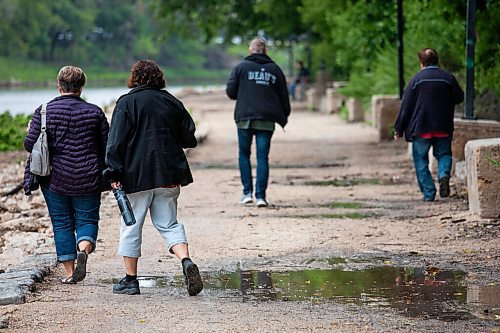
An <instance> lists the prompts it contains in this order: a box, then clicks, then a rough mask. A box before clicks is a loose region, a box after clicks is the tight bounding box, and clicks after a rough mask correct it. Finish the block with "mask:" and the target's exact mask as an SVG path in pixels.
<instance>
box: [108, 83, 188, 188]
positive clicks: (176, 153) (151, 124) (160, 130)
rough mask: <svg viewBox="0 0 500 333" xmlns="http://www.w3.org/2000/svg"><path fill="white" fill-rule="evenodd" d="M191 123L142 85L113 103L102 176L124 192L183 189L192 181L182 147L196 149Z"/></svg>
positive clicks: (174, 103)
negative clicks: (166, 187) (183, 186)
mask: <svg viewBox="0 0 500 333" xmlns="http://www.w3.org/2000/svg"><path fill="white" fill-rule="evenodd" d="M194 132H195V124H194V122H193V119H192V118H191V116H190V115H189V113H188V112H187V111H186V109H185V108H184V105H183V104H182V103H181V102H180V101H179V100H178V99H176V98H175V97H174V96H172V95H171V94H170V93H168V92H167V91H165V90H157V89H153V88H151V87H148V86H146V85H143V86H139V87H136V88H134V89H132V90H131V91H130V92H129V93H128V94H125V95H123V96H122V97H120V98H119V99H118V101H117V102H116V107H115V110H114V111H113V118H112V120H111V128H110V132H109V138H108V144H107V147H106V166H107V169H106V170H104V172H103V174H104V176H105V177H106V178H107V179H109V180H110V181H120V182H121V184H122V187H123V189H124V190H125V192H127V193H134V192H139V191H145V190H150V189H154V188H158V187H162V186H168V185H187V184H189V183H192V182H193V177H192V175H191V171H190V169H189V165H188V162H187V159H186V155H185V154H184V151H183V148H192V147H196V145H197V142H196V137H195V136H194Z"/></svg>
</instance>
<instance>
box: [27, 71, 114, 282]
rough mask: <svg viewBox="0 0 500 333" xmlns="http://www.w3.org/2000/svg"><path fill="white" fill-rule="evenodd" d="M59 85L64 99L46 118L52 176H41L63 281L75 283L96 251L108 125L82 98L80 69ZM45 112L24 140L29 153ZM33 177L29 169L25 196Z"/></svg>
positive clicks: (35, 119) (60, 76) (65, 74)
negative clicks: (88, 257) (61, 267)
mask: <svg viewBox="0 0 500 333" xmlns="http://www.w3.org/2000/svg"><path fill="white" fill-rule="evenodd" d="M57 83H58V86H57V88H58V90H59V93H60V96H58V97H56V98H54V99H53V100H51V101H50V102H48V104H47V116H46V117H47V118H46V119H47V130H46V131H47V138H48V145H49V152H50V167H51V172H50V175H49V176H46V177H40V188H41V190H42V193H43V196H44V198H45V202H46V203H47V208H48V210H49V215H50V218H51V221H52V227H53V229H54V241H55V245H56V252H57V260H58V261H59V262H62V263H63V265H64V268H65V270H66V276H65V277H64V278H62V279H61V280H60V281H61V282H62V283H64V284H74V283H76V282H79V281H81V280H83V279H84V278H85V276H86V272H87V269H86V264H87V256H88V254H90V253H92V252H93V251H94V250H95V246H96V240H97V231H98V222H99V208H100V206H101V191H102V190H103V186H102V184H103V181H102V175H101V173H102V170H103V169H104V155H105V151H106V144H107V140H108V132H109V124H108V121H107V119H106V116H105V115H104V113H103V112H102V110H101V109H100V108H99V107H98V106H96V105H94V104H90V103H87V102H85V101H84V100H83V99H81V98H80V95H81V93H82V89H83V86H84V85H85V73H84V72H83V71H82V70H81V69H80V68H78V67H74V66H65V67H63V68H61V70H60V71H59V74H58V75H57ZM40 110H41V107H39V108H37V109H36V110H35V113H34V114H33V118H32V120H31V123H30V127H29V131H28V134H27V136H26V138H25V140H24V147H25V149H26V150H27V151H28V152H31V150H32V149H33V145H34V144H35V142H36V140H37V138H38V136H39V134H40V127H41V117H40ZM30 178H31V177H30V172H29V164H28V165H27V166H26V171H25V177H24V188H25V191H26V194H30ZM75 260H76V267H75Z"/></svg>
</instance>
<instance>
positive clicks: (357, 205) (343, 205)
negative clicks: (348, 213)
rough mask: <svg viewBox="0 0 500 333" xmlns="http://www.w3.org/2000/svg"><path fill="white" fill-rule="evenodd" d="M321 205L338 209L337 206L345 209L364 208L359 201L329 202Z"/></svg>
mask: <svg viewBox="0 0 500 333" xmlns="http://www.w3.org/2000/svg"><path fill="white" fill-rule="evenodd" d="M321 207H327V208H331V209H338V208H346V209H359V208H365V207H364V205H363V204H361V203H359V202H338V201H337V202H330V203H327V204H324V205H321Z"/></svg>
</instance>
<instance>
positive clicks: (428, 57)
mask: <svg viewBox="0 0 500 333" xmlns="http://www.w3.org/2000/svg"><path fill="white" fill-rule="evenodd" d="M418 61H420V63H421V64H422V65H424V67H427V66H432V65H434V66H437V65H438V63H439V57H438V53H437V51H436V50H434V49H431V48H425V49H422V51H420V52H418Z"/></svg>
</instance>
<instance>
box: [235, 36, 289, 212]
mask: <svg viewBox="0 0 500 333" xmlns="http://www.w3.org/2000/svg"><path fill="white" fill-rule="evenodd" d="M249 52H250V55H249V56H248V57H246V58H245V60H244V61H243V62H241V63H240V64H239V65H237V66H236V67H235V68H234V69H233V71H232V72H231V76H230V77H229V80H228V82H227V86H226V93H227V95H228V96H229V98H231V99H235V100H236V107H235V111H234V120H235V121H236V126H237V128H238V150H239V157H238V161H239V166H240V176H241V183H242V185H243V196H242V198H241V200H240V204H250V203H252V202H253V196H252V195H253V183H252V167H251V165H250V147H251V145H252V140H253V136H255V144H256V146H257V150H256V151H257V179H256V183H255V199H256V203H257V207H266V206H267V201H266V189H267V182H268V178H269V163H268V156H269V149H270V147H271V137H272V136H273V132H274V127H275V123H278V124H279V125H280V126H281V127H283V128H284V127H285V125H286V123H287V121H288V116H289V115H290V100H289V99H288V88H287V84H286V79H285V75H284V74H283V72H282V71H281V68H280V67H279V66H278V65H276V64H275V63H274V61H273V60H272V59H271V58H270V57H269V56H268V55H267V54H266V53H267V47H266V41H265V40H264V39H263V38H260V37H257V38H254V39H253V40H252V41H251V42H250V47H249Z"/></svg>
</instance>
